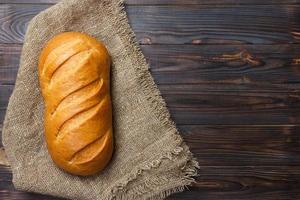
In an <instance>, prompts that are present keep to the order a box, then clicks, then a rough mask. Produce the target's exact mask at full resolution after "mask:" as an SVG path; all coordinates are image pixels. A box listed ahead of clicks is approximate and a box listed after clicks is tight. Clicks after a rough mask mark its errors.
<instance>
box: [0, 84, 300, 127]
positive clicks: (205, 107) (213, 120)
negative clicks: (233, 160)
mask: <svg viewBox="0 0 300 200" xmlns="http://www.w3.org/2000/svg"><path fill="white" fill-rule="evenodd" d="M173 86H174V85H168V86H167V92H166V93H164V91H165V89H164V88H163V86H159V88H160V89H161V91H162V95H163V97H164V98H165V100H166V102H167V105H168V108H169V110H170V113H171V115H172V118H173V119H174V121H175V122H176V123H177V124H204V125H205V124H228V125H230V124H231V125H235V124H248V125H253V124H262V125H265V124H273V125H276V124H293V123H300V116H299V112H300V101H299V99H300V95H299V92H288V93H277V92H274V93H261V92H238V91H237V92H228V91H227V92H219V91H217V92H215V91H205V92H203V91H201V90H199V89H198V88H197V86H198V85H183V86H184V88H186V87H189V89H188V90H182V91H178V90H177V89H176V88H178V87H177V86H176V85H175V86H174V87H173ZM12 88H13V86H10V85H9V86H0V90H1V93H0V96H1V98H0V99H1V101H0V103H1V105H0V121H3V119H4V115H5V110H6V105H7V103H8V98H9V96H10V94H11V92H12ZM190 91H192V92H191V93H190Z"/></svg>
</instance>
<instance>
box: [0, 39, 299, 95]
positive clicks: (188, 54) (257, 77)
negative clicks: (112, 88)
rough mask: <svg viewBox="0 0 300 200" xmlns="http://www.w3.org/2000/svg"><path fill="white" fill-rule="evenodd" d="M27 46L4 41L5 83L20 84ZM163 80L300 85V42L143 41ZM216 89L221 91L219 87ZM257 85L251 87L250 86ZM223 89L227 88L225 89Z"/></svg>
mask: <svg viewBox="0 0 300 200" xmlns="http://www.w3.org/2000/svg"><path fill="white" fill-rule="evenodd" d="M21 48H22V46H21V45H20V44H0V84H9V85H11V84H14V82H15V78H16V73H17V70H18V66H19V58H20V54H21ZM141 48H142V51H143V53H144V55H145V57H146V59H147V61H148V63H149V65H150V68H151V73H152V74H153V75H154V77H155V80H156V82H157V84H159V85H162V84H201V85H202V86H201V87H202V88H203V87H204V86H203V85H207V87H208V85H213V84H215V85H220V86H219V87H217V88H220V87H222V86H224V88H226V87H227V88H228V87H229V86H231V90H245V91H246V90H247V89H246V87H245V85H247V86H248V89H249V90H261V89H264V88H270V89H272V88H273V89H274V90H276V91H287V90H289V91H295V90H298V89H300V84H299V83H300V82H299V77H300V70H299V67H300V55H299V52H300V44H284V45H222V46H220V45H142V46H141ZM217 88H216V90H217ZM250 88H251V89H250ZM219 90H221V88H220V89H219Z"/></svg>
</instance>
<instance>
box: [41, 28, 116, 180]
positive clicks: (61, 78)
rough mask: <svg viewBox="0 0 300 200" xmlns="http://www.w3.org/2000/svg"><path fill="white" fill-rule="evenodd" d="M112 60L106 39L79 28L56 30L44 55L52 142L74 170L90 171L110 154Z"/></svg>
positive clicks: (59, 159) (54, 153)
mask: <svg viewBox="0 0 300 200" xmlns="http://www.w3.org/2000/svg"><path fill="white" fill-rule="evenodd" d="M110 63H111V60H110V56H109V54H108V51H107V49H106V48H105V46H104V45H103V44H102V43H100V42H99V41H97V40H96V39H95V38H92V37H90V36H88V35H86V34H83V33H78V32H66V33H62V34H59V35H57V36H56V37H54V38H53V39H51V40H50V41H49V42H48V43H47V44H46V46H45V48H44V49H43V50H42V53H41V55H40V60H39V80H40V87H41V92H42V95H43V98H44V102H45V112H44V125H45V136H46V142H47V147H48V150H49V153H50V155H51V157H52V159H53V161H54V162H55V163H56V164H57V165H58V166H59V167H60V168H62V169H64V170H65V171H67V172H69V173H72V174H75V175H91V174H94V173H97V172H99V171H101V170H102V169H104V168H105V166H106V165H107V164H108V162H109V160H110V159H111V156H112V151H113V137H112V105H111V97H110Z"/></svg>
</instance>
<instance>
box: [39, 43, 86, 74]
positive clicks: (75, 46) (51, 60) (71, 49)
mask: <svg viewBox="0 0 300 200" xmlns="http://www.w3.org/2000/svg"><path fill="white" fill-rule="evenodd" d="M87 49H88V46H86V45H84V43H83V41H82V40H75V41H71V42H68V43H65V44H62V45H60V46H58V47H56V48H55V49H53V50H52V51H51V52H50V53H49V54H48V55H47V57H46V59H45V62H44V64H43V66H44V67H43V69H42V75H45V74H46V73H47V72H50V76H52V74H53V73H54V71H56V68H58V67H60V66H61V65H63V64H64V63H65V62H66V61H67V60H69V59H70V58H71V57H72V56H74V55H75V54H78V53H80V52H81V51H85V50H87ZM64 52H67V53H69V54H65V55H64V54H62V53H64ZM60 54H62V55H60ZM58 55H60V56H58ZM57 60H59V62H58V65H57V63H55V62H57ZM55 64H56V65H55ZM53 65H54V67H50V66H53ZM53 68H54V70H53ZM52 70H53V71H52ZM51 71H52V72H51Z"/></svg>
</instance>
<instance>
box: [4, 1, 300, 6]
mask: <svg viewBox="0 0 300 200" xmlns="http://www.w3.org/2000/svg"><path fill="white" fill-rule="evenodd" d="M57 2H59V0H26V1H25V0H0V3H15V4H32V3H35V4H52V3H57ZM125 3H126V4H128V5H154V4H155V5H189V4H191V5H197V4H201V5H206V4H219V5H222V4H225V5H226V4H258V5H259V4H296V3H299V0H265V1H261V0H185V1H181V0H125Z"/></svg>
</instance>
